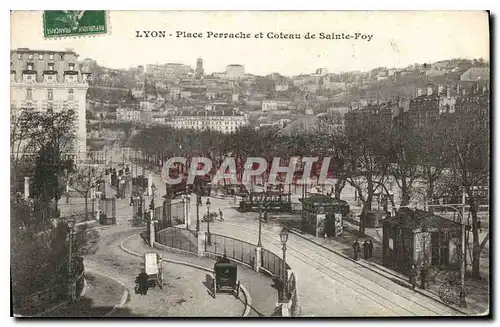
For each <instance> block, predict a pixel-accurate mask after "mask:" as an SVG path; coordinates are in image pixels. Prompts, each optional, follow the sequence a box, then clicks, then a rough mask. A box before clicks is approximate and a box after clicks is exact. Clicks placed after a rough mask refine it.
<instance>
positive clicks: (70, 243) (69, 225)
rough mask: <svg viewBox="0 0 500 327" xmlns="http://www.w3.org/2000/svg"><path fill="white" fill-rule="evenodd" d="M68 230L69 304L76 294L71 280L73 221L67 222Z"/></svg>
mask: <svg viewBox="0 0 500 327" xmlns="http://www.w3.org/2000/svg"><path fill="white" fill-rule="evenodd" d="M68 229H69V235H68V238H69V251H68V300H69V301H70V302H73V301H75V296H76V294H75V292H76V287H75V283H74V281H73V280H74V278H73V267H72V257H73V253H72V250H73V232H74V229H75V221H74V220H70V221H68Z"/></svg>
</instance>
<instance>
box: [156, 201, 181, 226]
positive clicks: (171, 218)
mask: <svg viewBox="0 0 500 327" xmlns="http://www.w3.org/2000/svg"><path fill="white" fill-rule="evenodd" d="M185 216H186V213H185V212H184V203H182V201H178V202H170V203H168V201H164V202H163V205H162V206H160V207H156V208H155V210H154V217H153V218H154V219H155V220H157V221H158V228H159V229H165V228H168V227H173V226H176V225H181V224H184V223H186V219H185Z"/></svg>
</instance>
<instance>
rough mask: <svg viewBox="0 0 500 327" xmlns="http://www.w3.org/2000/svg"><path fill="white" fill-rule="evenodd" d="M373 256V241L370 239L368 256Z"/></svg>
mask: <svg viewBox="0 0 500 327" xmlns="http://www.w3.org/2000/svg"><path fill="white" fill-rule="evenodd" d="M372 257H373V242H372V240H369V241H368V258H372Z"/></svg>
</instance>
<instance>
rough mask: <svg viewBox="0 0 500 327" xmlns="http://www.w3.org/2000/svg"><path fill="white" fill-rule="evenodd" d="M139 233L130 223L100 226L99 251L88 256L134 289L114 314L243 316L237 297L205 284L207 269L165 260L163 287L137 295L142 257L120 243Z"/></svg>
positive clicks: (88, 262)
mask: <svg viewBox="0 0 500 327" xmlns="http://www.w3.org/2000/svg"><path fill="white" fill-rule="evenodd" d="M138 232H139V229H133V228H131V227H129V226H127V225H126V224H122V225H118V226H110V227H105V228H103V229H100V241H99V244H100V247H99V250H98V251H97V253H95V254H94V255H91V256H88V257H86V258H85V267H86V269H88V270H90V271H93V272H95V273H97V274H101V275H104V276H108V277H111V278H113V279H114V280H116V281H118V282H120V283H122V284H124V285H125V286H126V287H127V289H128V290H129V292H130V294H129V299H128V301H127V303H126V304H125V306H123V307H121V308H119V309H118V310H116V311H114V313H113V314H112V315H111V316H117V317H118V316H119V317H124V316H142V317H183V316H186V317H193V316H195V317H223V316H232V317H239V316H241V315H242V314H243V312H244V310H245V305H244V304H243V303H242V302H241V301H239V300H237V299H235V298H234V297H233V296H218V297H216V298H215V299H213V298H212V296H211V295H210V294H209V293H208V290H207V287H206V285H205V284H204V283H205V282H206V280H207V277H206V276H207V273H206V272H204V271H202V270H198V269H195V268H191V267H187V266H182V265H176V264H169V263H163V269H164V277H165V281H166V285H165V286H164V287H163V289H159V288H152V289H150V291H149V292H148V294H147V295H146V296H142V295H137V294H135V293H134V286H135V283H134V280H135V277H136V276H137V275H138V273H139V272H140V268H141V263H142V258H140V257H136V256H133V255H131V254H128V253H126V252H124V251H123V250H122V249H120V247H119V245H120V243H121V242H122V241H123V240H125V239H126V238H127V237H129V236H132V235H135V234H137V233H138ZM115 304H116V303H115ZM100 306H102V304H100Z"/></svg>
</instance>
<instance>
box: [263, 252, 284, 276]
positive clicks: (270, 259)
mask: <svg viewBox="0 0 500 327" xmlns="http://www.w3.org/2000/svg"><path fill="white" fill-rule="evenodd" d="M261 257H262V267H263V268H265V269H266V270H267V271H269V272H270V273H271V274H273V275H274V276H276V277H278V278H279V279H281V280H283V259H282V258H280V257H279V256H277V255H276V254H274V253H273V252H271V251H269V250H266V249H264V248H263V249H262V252H261ZM286 269H290V266H288V264H287V265H286Z"/></svg>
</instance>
